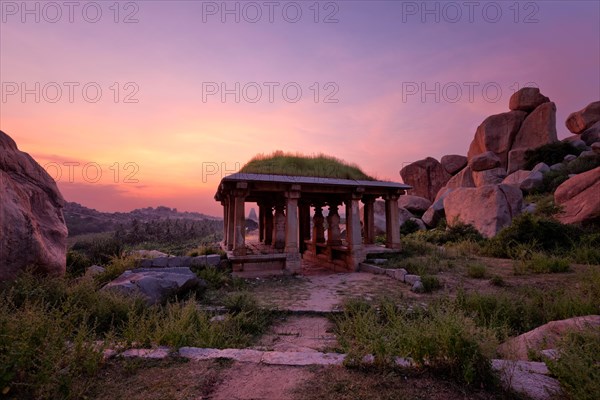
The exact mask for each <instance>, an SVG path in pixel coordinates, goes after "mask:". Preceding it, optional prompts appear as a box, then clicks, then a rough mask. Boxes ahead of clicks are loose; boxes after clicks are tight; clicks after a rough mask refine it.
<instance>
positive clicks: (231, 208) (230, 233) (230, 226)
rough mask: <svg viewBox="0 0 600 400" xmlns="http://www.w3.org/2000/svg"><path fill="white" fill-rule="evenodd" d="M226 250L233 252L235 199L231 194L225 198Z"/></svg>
mask: <svg viewBox="0 0 600 400" xmlns="http://www.w3.org/2000/svg"><path fill="white" fill-rule="evenodd" d="M227 202H228V203H229V205H228V206H227V243H226V245H227V250H230V251H231V250H233V242H234V237H235V197H234V196H233V194H232V193H230V194H229V196H227Z"/></svg>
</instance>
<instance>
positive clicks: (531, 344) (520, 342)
mask: <svg viewBox="0 0 600 400" xmlns="http://www.w3.org/2000/svg"><path fill="white" fill-rule="evenodd" d="M599 328H600V315H588V316H584V317H575V318H569V319H563V320H561V321H552V322H548V323H547V324H544V325H542V326H540V327H538V328H535V329H533V330H531V331H529V332H526V333H523V334H522V335H519V336H517V337H514V338H512V339H509V340H508V341H506V342H504V343H502V344H501V345H500V346H499V347H498V353H499V354H500V355H502V356H503V357H504V358H507V359H510V360H523V361H527V360H529V354H530V352H531V351H533V352H534V353H539V352H540V351H542V350H548V349H556V347H557V346H558V344H559V342H560V340H561V339H562V338H564V337H565V336H566V335H567V334H568V333H569V332H581V331H583V330H586V329H599Z"/></svg>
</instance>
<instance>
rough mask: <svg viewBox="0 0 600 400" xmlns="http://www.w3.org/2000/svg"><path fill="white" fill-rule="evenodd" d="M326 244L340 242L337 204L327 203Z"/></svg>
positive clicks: (339, 243) (335, 244)
mask: <svg viewBox="0 0 600 400" xmlns="http://www.w3.org/2000/svg"><path fill="white" fill-rule="evenodd" d="M327 244H329V245H330V246H339V245H341V244H342V239H341V238H340V215H339V214H338V206H337V204H330V205H329V215H328V216H327Z"/></svg>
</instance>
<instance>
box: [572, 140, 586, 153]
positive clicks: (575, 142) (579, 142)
mask: <svg viewBox="0 0 600 400" xmlns="http://www.w3.org/2000/svg"><path fill="white" fill-rule="evenodd" d="M569 143H570V144H571V146H573V147H575V148H576V149H579V150H585V149H586V148H587V144H585V142H584V141H583V140H581V139H579V140H572V141H570V142H569Z"/></svg>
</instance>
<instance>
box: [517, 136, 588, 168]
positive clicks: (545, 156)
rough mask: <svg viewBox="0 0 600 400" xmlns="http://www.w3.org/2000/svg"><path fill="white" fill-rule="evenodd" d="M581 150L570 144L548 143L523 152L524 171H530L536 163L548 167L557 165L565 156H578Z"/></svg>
mask: <svg viewBox="0 0 600 400" xmlns="http://www.w3.org/2000/svg"><path fill="white" fill-rule="evenodd" d="M580 153H581V150H579V149H577V148H575V147H573V146H572V145H571V144H570V143H566V142H555V143H548V144H545V145H543V146H540V147H538V148H536V149H533V150H527V151H526V152H525V169H526V170H532V169H533V167H535V166H536V165H537V164H538V163H541V162H543V163H546V164H548V165H553V164H557V163H560V162H562V161H563V159H564V158H565V156H566V155H568V154H574V155H576V156H578V155H579V154H580Z"/></svg>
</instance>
